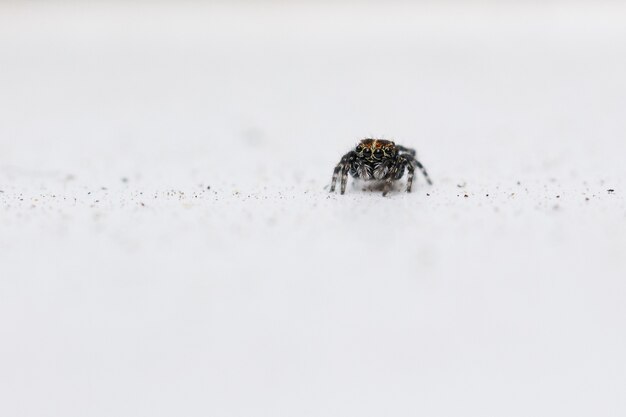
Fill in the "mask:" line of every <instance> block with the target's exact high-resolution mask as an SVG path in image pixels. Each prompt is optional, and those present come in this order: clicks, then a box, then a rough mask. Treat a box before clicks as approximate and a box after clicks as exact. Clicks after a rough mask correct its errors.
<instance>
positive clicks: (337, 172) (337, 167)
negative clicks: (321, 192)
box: [330, 162, 343, 193]
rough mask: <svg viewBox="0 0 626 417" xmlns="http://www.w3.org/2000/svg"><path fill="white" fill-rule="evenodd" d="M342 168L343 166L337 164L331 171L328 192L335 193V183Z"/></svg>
mask: <svg viewBox="0 0 626 417" xmlns="http://www.w3.org/2000/svg"><path fill="white" fill-rule="evenodd" d="M342 168H343V164H342V163H341V162H339V163H338V164H337V166H336V167H335V170H334V171H333V180H332V182H331V183H330V192H331V193H332V192H333V191H335V183H336V182H337V177H338V176H339V171H341V169H342Z"/></svg>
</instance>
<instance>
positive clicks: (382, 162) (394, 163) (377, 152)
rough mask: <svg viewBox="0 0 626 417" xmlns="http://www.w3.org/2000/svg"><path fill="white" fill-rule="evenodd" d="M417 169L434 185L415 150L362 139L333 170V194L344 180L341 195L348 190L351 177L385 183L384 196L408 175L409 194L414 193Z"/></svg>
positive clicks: (407, 187)
mask: <svg viewBox="0 0 626 417" xmlns="http://www.w3.org/2000/svg"><path fill="white" fill-rule="evenodd" d="M415 168H419V170H420V171H422V174H424V177H426V181H428V184H432V181H431V180H430V177H429V176H428V173H427V172H426V169H425V168H424V166H423V165H422V164H421V163H420V161H418V160H417V159H416V158H415V150H413V149H410V148H405V147H404V146H400V145H396V144H395V143H393V142H392V141H389V140H382V139H363V140H362V141H361V142H359V144H358V145H357V146H356V148H355V149H354V150H352V151H350V152H348V153H347V154H345V155H344V156H343V158H341V161H339V163H338V164H337V166H336V167H335V170H334V171H333V180H332V183H331V185H330V191H331V192H333V191H335V184H336V183H337V180H338V179H339V178H340V177H341V194H343V193H344V192H345V191H346V183H347V182H348V174H350V175H351V176H352V177H354V178H359V179H362V180H366V181H369V180H375V181H380V182H382V185H383V196H385V195H387V193H388V192H389V190H391V186H392V182H393V181H397V180H399V179H400V178H402V176H403V175H404V170H405V169H406V170H407V172H408V176H407V182H406V191H407V193H410V192H411V185H412V184H413V176H414V175H415Z"/></svg>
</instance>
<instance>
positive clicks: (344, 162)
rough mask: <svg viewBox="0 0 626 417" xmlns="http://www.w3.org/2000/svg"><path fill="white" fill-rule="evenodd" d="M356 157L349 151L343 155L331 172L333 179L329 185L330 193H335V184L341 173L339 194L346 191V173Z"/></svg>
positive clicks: (354, 153)
mask: <svg viewBox="0 0 626 417" xmlns="http://www.w3.org/2000/svg"><path fill="white" fill-rule="evenodd" d="M355 157H356V152H354V151H350V152H348V153H347V154H345V155H344V156H343V157H342V158H341V161H339V163H338V164H337V166H336V167H335V170H334V171H333V179H332V181H331V183H330V192H331V193H332V192H333V191H335V184H336V183H337V179H338V178H339V174H340V173H341V194H343V193H345V191H346V183H347V182H348V172H349V171H350V164H352V162H353V161H354V158H355Z"/></svg>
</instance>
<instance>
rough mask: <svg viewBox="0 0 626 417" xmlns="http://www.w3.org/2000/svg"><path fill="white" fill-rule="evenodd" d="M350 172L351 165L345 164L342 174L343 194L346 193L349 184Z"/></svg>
mask: <svg viewBox="0 0 626 417" xmlns="http://www.w3.org/2000/svg"><path fill="white" fill-rule="evenodd" d="M349 171H350V164H345V165H344V166H343V171H342V172H341V194H343V193H345V192H346V184H347V183H348V172H349Z"/></svg>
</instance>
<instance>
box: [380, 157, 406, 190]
mask: <svg viewBox="0 0 626 417" xmlns="http://www.w3.org/2000/svg"><path fill="white" fill-rule="evenodd" d="M405 163H406V160H405V159H404V158H402V157H398V158H397V159H396V161H395V162H394V164H393V166H392V167H391V168H390V169H389V172H388V174H387V179H385V183H384V184H383V197H385V196H386V195H387V194H388V193H389V191H390V190H391V188H392V185H393V181H395V180H397V179H398V178H400V177H401V176H402V173H403V172H404V164H405Z"/></svg>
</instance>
